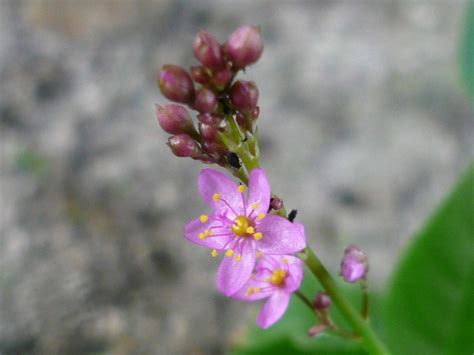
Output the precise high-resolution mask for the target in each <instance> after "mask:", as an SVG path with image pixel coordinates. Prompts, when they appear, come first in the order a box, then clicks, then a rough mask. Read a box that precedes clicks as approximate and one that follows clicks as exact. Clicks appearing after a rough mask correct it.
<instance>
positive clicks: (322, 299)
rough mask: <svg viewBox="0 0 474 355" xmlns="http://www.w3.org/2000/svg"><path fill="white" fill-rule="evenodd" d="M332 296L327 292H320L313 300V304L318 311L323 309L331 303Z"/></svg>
mask: <svg viewBox="0 0 474 355" xmlns="http://www.w3.org/2000/svg"><path fill="white" fill-rule="evenodd" d="M331 303H332V302H331V298H330V297H329V296H328V294H327V293H326V292H318V294H317V295H316V297H315V298H314V301H313V306H314V308H315V309H316V310H318V311H323V310H325V309H327V308H329V306H330V305H331Z"/></svg>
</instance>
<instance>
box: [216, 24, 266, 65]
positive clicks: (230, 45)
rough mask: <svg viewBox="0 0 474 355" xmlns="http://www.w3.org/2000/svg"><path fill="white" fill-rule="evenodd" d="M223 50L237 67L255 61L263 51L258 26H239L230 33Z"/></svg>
mask: <svg viewBox="0 0 474 355" xmlns="http://www.w3.org/2000/svg"><path fill="white" fill-rule="evenodd" d="M225 50H226V52H227V54H228V56H229V58H230V59H231V60H232V62H233V63H234V65H235V66H236V67H237V68H244V67H246V66H247V65H250V64H253V63H255V62H256V61H257V60H258V59H259V58H260V56H261V55H262V52H263V40H262V36H261V30H260V27H258V26H240V27H239V28H237V29H236V30H235V31H234V32H233V33H232V34H231V35H230V37H229V39H228V41H227V43H226V46H225Z"/></svg>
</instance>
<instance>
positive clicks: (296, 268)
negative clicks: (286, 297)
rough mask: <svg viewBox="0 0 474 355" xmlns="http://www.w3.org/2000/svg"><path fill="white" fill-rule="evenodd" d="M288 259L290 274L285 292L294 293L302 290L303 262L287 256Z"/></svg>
mask: <svg viewBox="0 0 474 355" xmlns="http://www.w3.org/2000/svg"><path fill="white" fill-rule="evenodd" d="M286 258H287V259H288V274H289V277H288V278H287V279H286V283H285V291H286V292H289V293H290V292H293V291H296V290H297V289H299V288H300V286H301V282H302V281H303V273H304V269H303V262H302V261H301V260H300V259H298V258H296V257H294V256H287V257H286Z"/></svg>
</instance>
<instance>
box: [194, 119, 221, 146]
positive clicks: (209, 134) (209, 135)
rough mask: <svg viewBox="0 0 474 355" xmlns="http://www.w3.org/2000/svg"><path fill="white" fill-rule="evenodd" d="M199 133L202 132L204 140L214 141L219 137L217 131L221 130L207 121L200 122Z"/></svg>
mask: <svg viewBox="0 0 474 355" xmlns="http://www.w3.org/2000/svg"><path fill="white" fill-rule="evenodd" d="M199 133H201V136H202V138H203V139H204V140H206V141H209V142H213V141H215V140H216V138H217V133H219V130H218V129H217V128H215V127H213V126H210V125H208V124H205V123H200V124H199Z"/></svg>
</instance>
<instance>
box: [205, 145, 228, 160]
mask: <svg viewBox="0 0 474 355" xmlns="http://www.w3.org/2000/svg"><path fill="white" fill-rule="evenodd" d="M202 149H203V150H204V151H205V152H206V153H207V154H209V156H210V157H212V158H213V159H215V160H216V161H218V160H219V159H220V158H221V157H222V156H225V155H226V154H227V149H226V148H225V147H224V146H222V145H220V144H219V143H216V142H209V141H205V142H204V143H203V144H202Z"/></svg>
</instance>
